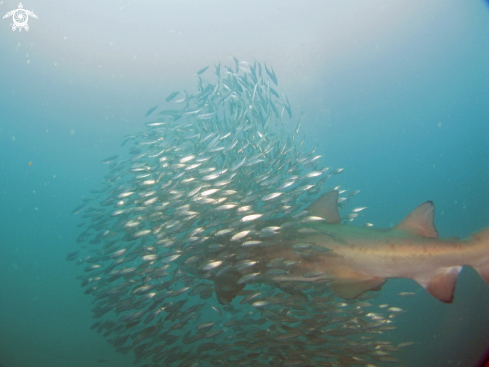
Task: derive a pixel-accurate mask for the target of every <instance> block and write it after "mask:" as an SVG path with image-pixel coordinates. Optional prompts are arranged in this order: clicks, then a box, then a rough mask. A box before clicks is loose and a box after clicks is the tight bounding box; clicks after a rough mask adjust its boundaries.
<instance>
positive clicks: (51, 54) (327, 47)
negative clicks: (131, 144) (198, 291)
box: [0, 0, 489, 367]
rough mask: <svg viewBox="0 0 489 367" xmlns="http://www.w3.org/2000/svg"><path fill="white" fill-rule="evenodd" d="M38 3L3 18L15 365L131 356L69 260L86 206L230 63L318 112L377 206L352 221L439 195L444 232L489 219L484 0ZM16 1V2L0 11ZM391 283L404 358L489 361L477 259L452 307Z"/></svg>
mask: <svg viewBox="0 0 489 367" xmlns="http://www.w3.org/2000/svg"><path fill="white" fill-rule="evenodd" d="M23 6H24V8H25V9H29V10H31V11H33V12H34V13H35V14H36V15H37V16H38V19H34V18H32V17H30V18H29V26H30V29H29V31H27V32H26V31H25V30H22V31H21V32H19V31H18V30H17V31H15V32H12V29H11V23H12V21H11V19H2V20H1V22H0V32H1V35H0V62H1V64H0V65H1V66H0V280H1V281H0V365H1V366H2V367H27V366H38V367H43V366H46V367H47V366H49V367H64V366H73V367H77V366H107V367H109V366H121V367H122V366H132V365H133V360H134V359H133V356H132V355H131V353H129V354H127V355H126V356H123V355H122V354H118V353H116V352H115V351H114V349H113V347H112V346H111V345H110V344H109V343H107V340H106V338H104V337H102V335H101V334H99V333H97V332H96V331H95V330H90V326H91V325H92V324H93V323H94V322H95V321H96V320H94V319H92V317H91V311H90V310H91V309H92V308H93V305H92V304H91V302H92V298H91V297H90V296H87V295H85V294H84V293H83V292H84V289H82V288H81V287H80V281H79V280H77V279H76V276H78V275H80V274H83V269H82V268H83V265H82V266H78V267H77V266H75V264H74V263H73V262H67V261H65V258H66V254H67V253H69V252H71V251H75V250H78V248H79V246H78V245H77V244H76V243H75V241H76V239H77V237H78V236H79V234H80V229H79V228H78V227H77V225H78V224H79V223H80V221H81V218H80V217H78V216H73V215H71V211H72V210H73V208H75V207H76V206H78V205H79V204H80V203H81V201H82V199H83V198H86V197H88V196H89V192H88V191H89V190H90V189H94V188H95V189H96V188H100V186H101V182H102V181H103V179H104V175H106V174H107V172H108V171H107V165H104V164H102V163H101V161H102V159H104V158H106V157H108V156H111V155H114V154H119V153H120V152H121V150H122V149H121V148H120V144H121V142H122V141H123V137H124V136H125V135H128V134H135V133H137V132H139V131H142V130H144V129H145V126H144V122H145V121H147V119H145V117H144V114H145V112H146V111H147V110H148V109H149V108H150V107H153V106H155V105H157V104H159V106H160V108H164V106H166V103H165V98H166V97H167V96H168V95H169V94H170V93H172V92H174V91H176V90H183V89H187V90H188V91H191V90H193V89H194V88H195V85H196V83H197V79H196V77H195V73H196V72H197V71H198V70H200V69H202V68H203V67H205V66H208V65H209V66H210V68H209V71H207V73H210V72H213V68H214V64H217V63H219V62H221V64H222V65H228V66H231V65H233V64H234V61H233V59H232V56H234V57H236V58H238V59H239V60H244V61H248V62H250V63H253V61H255V60H256V61H258V62H261V63H264V62H266V63H267V65H271V66H273V68H274V70H275V72H276V74H277V77H278V80H279V86H280V89H281V90H282V91H284V92H285V94H286V95H287V97H288V99H289V101H290V104H291V108H292V110H293V112H294V119H293V121H294V122H292V123H290V126H288V127H289V128H290V129H291V130H293V129H294V128H295V121H296V118H298V116H299V115H300V113H301V112H302V113H303V123H302V127H301V133H302V134H303V136H305V142H304V148H305V151H311V150H312V149H314V148H315V147H316V146H317V150H316V153H317V154H320V155H322V158H321V159H322V160H323V163H324V165H326V166H329V167H333V168H344V169H345V171H344V172H343V173H341V175H338V176H335V177H333V178H331V179H330V180H328V181H327V182H326V188H327V189H329V188H331V187H333V186H336V185H340V186H341V187H342V188H345V189H349V190H360V193H359V194H358V195H356V196H354V197H352V199H351V204H350V205H349V207H363V206H365V207H367V208H368V209H367V210H365V211H363V212H362V214H361V216H360V217H359V218H357V219H356V220H355V221H354V223H356V224H358V225H360V224H363V223H366V222H371V223H374V224H375V225H376V226H378V227H389V226H392V225H394V224H396V223H397V222H399V221H400V220H401V219H402V218H404V216H405V215H407V214H408V213H409V212H410V211H411V210H412V209H414V208H415V207H416V206H417V205H419V204H421V203H422V202H424V201H427V200H433V202H434V203H435V208H436V214H435V224H436V226H437V229H438V231H439V233H440V235H441V236H443V237H449V236H459V237H465V236H467V235H469V234H470V233H472V232H474V231H476V230H478V229H480V228H483V227H486V226H488V225H489V169H488V167H489V107H488V104H487V101H488V98H489V89H488V88H489V69H488V67H487V65H489V49H488V47H487V45H488V44H489V42H488V41H489V39H488V38H489V26H488V24H489V23H488V17H489V5H488V3H487V2H485V1H470V2H462V1H457V2H452V3H450V4H447V3H446V2H444V1H432V2H430V4H426V3H425V2H423V1H401V0H396V1H380V0H378V1H369V2H368V3H366V2H361V1H353V0H349V1H342V2H341V4H333V3H332V2H331V3H330V2H328V3H325V2H322V1H309V2H299V1H293V0H290V1H265V2H262V1H249V2H246V3H239V4H237V3H235V2H231V1H224V0H221V1H164V2H152V1H144V2H133V1H125V2H107V3H104V4H100V3H90V2H84V3H76V2H70V1H68V2H58V1H54V0H53V1H44V2H42V3H40V2H36V1H30V2H25V3H23ZM17 7H18V4H17V3H16V2H14V1H3V2H1V3H0V13H1V14H2V16H3V15H4V14H6V13H7V12H9V11H10V10H13V9H16V8H17ZM168 108H171V107H168ZM251 179H252V178H250V180H251ZM402 291H408V292H414V293H415V295H414V296H412V297H399V296H398V293H399V292H402ZM379 294H380V296H379V297H378V298H375V299H372V300H369V302H370V303H372V304H373V305H374V306H372V312H376V311H375V309H376V307H375V306H377V305H381V304H385V303H388V304H392V305H395V306H397V307H401V308H403V309H404V310H406V312H405V313H403V314H402V315H400V316H399V317H398V318H397V319H396V323H395V326H396V327H397V329H395V330H392V331H389V332H386V333H385V336H383V338H384V339H385V340H389V341H392V342H393V343H397V344H398V343H401V342H406V341H412V342H415V344H414V345H412V346H410V347H408V348H406V349H402V350H401V351H399V352H396V354H395V355H396V356H397V357H398V358H399V359H401V360H402V361H403V362H404V363H403V365H407V366H440V367H441V366H475V365H477V363H478V361H479V360H480V359H481V358H482V356H483V354H484V353H485V352H486V351H487V348H488V344H489V332H488V330H489V308H488V305H489V286H488V285H487V284H486V283H484V282H483V280H482V279H481V278H480V277H479V276H478V275H477V274H476V272H475V271H474V270H473V269H470V268H465V269H464V270H463V271H462V273H461V274H460V276H459V279H458V281H457V288H456V292H455V300H454V302H453V303H452V304H449V305H447V304H443V303H442V302H439V301H438V300H436V299H434V298H433V297H431V296H430V295H429V294H428V293H427V292H426V291H424V290H423V289H422V288H421V287H420V286H419V285H417V284H416V283H415V282H414V281H408V280H389V281H388V282H387V284H386V285H385V286H384V287H383V288H382V291H381V292H380V293H379ZM203 302H204V301H203ZM236 307H239V305H238V306H236ZM224 317H228V316H226V315H225V314H224ZM143 364H144V363H141V364H140V365H143ZM386 365H387V364H386Z"/></svg>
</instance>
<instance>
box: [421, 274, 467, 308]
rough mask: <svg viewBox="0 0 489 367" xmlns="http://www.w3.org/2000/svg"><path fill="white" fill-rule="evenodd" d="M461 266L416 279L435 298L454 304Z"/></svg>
mask: <svg viewBox="0 0 489 367" xmlns="http://www.w3.org/2000/svg"><path fill="white" fill-rule="evenodd" d="M460 270H462V267H461V266H453V267H451V268H441V269H439V270H438V271H437V272H436V273H435V274H433V275H430V276H424V277H417V278H414V280H415V281H416V282H418V283H419V284H420V285H421V286H422V287H423V288H424V289H426V290H427V291H428V292H429V293H430V294H431V295H432V296H433V297H435V298H437V299H439V300H440V301H442V302H445V303H452V301H453V292H454V291H455V283H456V282H457V277H458V274H459V273H460Z"/></svg>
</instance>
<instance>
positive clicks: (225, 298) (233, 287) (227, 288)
mask: <svg viewBox="0 0 489 367" xmlns="http://www.w3.org/2000/svg"><path fill="white" fill-rule="evenodd" d="M240 278H241V274H240V273H238V272H237V271H234V270H233V271H228V272H226V273H224V274H222V275H220V276H217V277H216V278H215V280H214V288H215V291H216V296H217V300H218V301H219V303H220V304H221V305H230V304H231V301H232V300H233V299H234V298H235V297H236V296H237V294H238V292H239V291H241V290H243V288H244V287H245V284H238V280H239V279H240Z"/></svg>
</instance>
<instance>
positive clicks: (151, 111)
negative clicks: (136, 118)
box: [145, 105, 158, 117]
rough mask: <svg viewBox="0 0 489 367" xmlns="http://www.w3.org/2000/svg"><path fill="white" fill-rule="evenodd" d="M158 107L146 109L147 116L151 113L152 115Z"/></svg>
mask: <svg viewBox="0 0 489 367" xmlns="http://www.w3.org/2000/svg"><path fill="white" fill-rule="evenodd" d="M157 108H158V105H156V106H154V107H151V108H150V109H149V110H148V111H146V115H145V117H148V116H149V115H151V114H152V113H153V112H154V111H155V110H156V109H157Z"/></svg>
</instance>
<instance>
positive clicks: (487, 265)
mask: <svg viewBox="0 0 489 367" xmlns="http://www.w3.org/2000/svg"><path fill="white" fill-rule="evenodd" d="M470 239H471V240H472V241H474V243H475V244H476V245H478V246H481V247H482V248H484V249H485V250H486V251H485V252H486V253H485V255H486V256H484V257H483V258H482V259H481V260H480V261H478V262H477V264H474V265H472V267H473V268H474V269H475V270H476V271H477V272H478V273H479V275H480V276H481V278H482V279H484V280H485V282H486V283H487V284H489V227H487V228H484V229H481V230H480V231H478V232H475V233H474V234H472V235H471V236H470Z"/></svg>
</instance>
